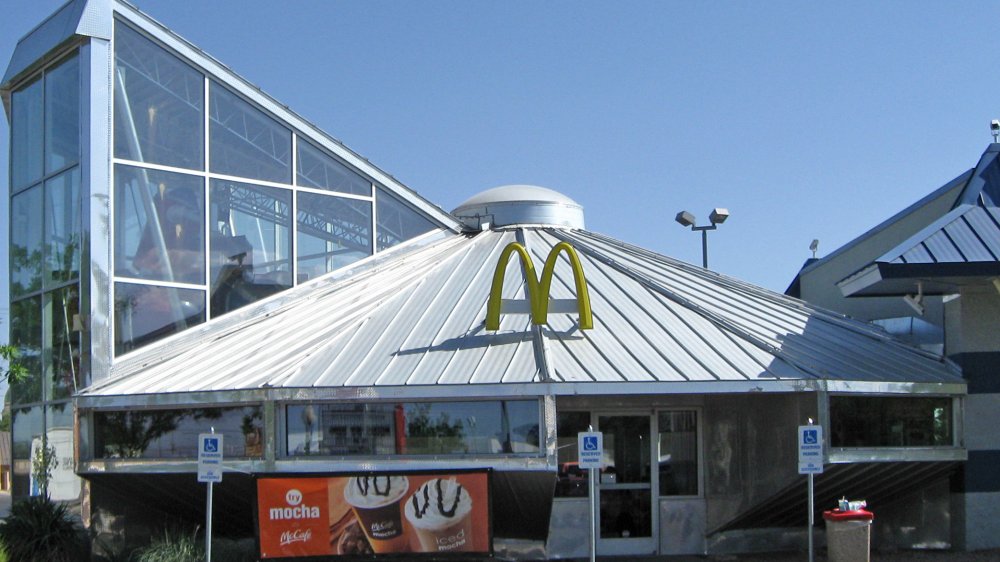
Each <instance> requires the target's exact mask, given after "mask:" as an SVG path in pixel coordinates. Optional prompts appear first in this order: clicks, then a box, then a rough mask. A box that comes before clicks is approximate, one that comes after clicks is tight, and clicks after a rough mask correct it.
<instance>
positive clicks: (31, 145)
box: [10, 80, 44, 188]
mask: <svg viewBox="0 0 1000 562" xmlns="http://www.w3.org/2000/svg"><path fill="white" fill-rule="evenodd" d="M10 111H11V117H10V122H11V127H10V129H11V130H10V157H11V158H10V169H11V182H12V183H13V186H14V188H19V187H23V186H24V185H26V184H28V183H30V182H33V181H35V180H37V179H38V178H40V177H42V148H43V147H42V139H43V138H44V135H42V128H43V126H44V124H43V122H42V81H41V80H35V81H34V82H33V83H31V84H29V85H28V86H25V87H24V88H21V89H20V90H18V91H16V92H14V94H13V96H11V110H10Z"/></svg>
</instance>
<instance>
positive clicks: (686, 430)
mask: <svg viewBox="0 0 1000 562" xmlns="http://www.w3.org/2000/svg"><path fill="white" fill-rule="evenodd" d="M658 422H659V434H660V441H659V442H660V453H659V454H660V457H659V473H660V495H661V496H696V495H698V412H696V411H694V410H680V411H669V412H660V414H659V416H658Z"/></svg>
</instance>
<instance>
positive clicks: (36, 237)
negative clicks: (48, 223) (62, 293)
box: [10, 185, 43, 298]
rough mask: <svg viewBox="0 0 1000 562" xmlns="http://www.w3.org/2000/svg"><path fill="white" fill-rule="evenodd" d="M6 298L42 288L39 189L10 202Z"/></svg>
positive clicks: (19, 195) (40, 188)
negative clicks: (8, 267)
mask: <svg viewBox="0 0 1000 562" xmlns="http://www.w3.org/2000/svg"><path fill="white" fill-rule="evenodd" d="M10 220H11V228H10V296H11V298H17V297H19V296H21V295H24V294H27V293H31V292H34V291H37V290H39V289H41V288H42V246H43V235H42V186H41V185H36V186H34V187H32V188H31V189H29V190H27V191H23V192H21V193H18V194H17V195H15V196H14V197H13V198H12V199H11V210H10Z"/></svg>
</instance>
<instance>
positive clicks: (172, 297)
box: [115, 283, 205, 355]
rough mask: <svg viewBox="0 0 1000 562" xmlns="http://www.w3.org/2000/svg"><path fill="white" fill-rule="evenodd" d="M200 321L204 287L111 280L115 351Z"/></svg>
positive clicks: (160, 336)
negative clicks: (198, 288)
mask: <svg viewBox="0 0 1000 562" xmlns="http://www.w3.org/2000/svg"><path fill="white" fill-rule="evenodd" d="M204 321H205V293H204V291H200V290H191V289H174V288H171V287H155V286H152V285H134V284H131V283H115V355H120V354H122V353H126V352H128V351H132V350H133V349H136V348H139V347H142V346H144V345H147V344H150V343H152V342H154V341H156V340H158V339H162V338H164V337H166V336H169V335H171V334H176V333H177V332H180V331H182V330H186V329H187V328H190V327H191V326H194V325H196V324H200V323H202V322H204Z"/></svg>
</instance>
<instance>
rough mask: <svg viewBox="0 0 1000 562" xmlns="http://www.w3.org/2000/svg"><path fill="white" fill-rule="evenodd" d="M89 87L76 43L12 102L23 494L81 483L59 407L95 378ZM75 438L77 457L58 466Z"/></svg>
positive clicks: (18, 464) (69, 426)
mask: <svg viewBox="0 0 1000 562" xmlns="http://www.w3.org/2000/svg"><path fill="white" fill-rule="evenodd" d="M82 83H83V76H82V71H81V65H80V55H79V53H78V51H77V49H73V50H72V51H71V52H68V53H64V54H63V56H62V57H60V58H58V59H56V60H55V62H53V63H52V64H50V65H48V66H46V67H44V68H42V69H41V70H39V71H38V72H36V73H35V74H34V75H33V76H31V77H30V78H28V79H27V80H26V81H25V82H24V84H23V85H22V86H20V87H18V88H16V89H14V91H13V92H12V95H11V104H10V110H11V132H10V134H11V162H10V185H11V190H10V194H11V195H10V209H11V216H10V263H9V267H8V271H9V275H10V276H9V278H8V281H9V283H10V297H11V306H10V311H11V323H10V341H11V343H12V344H13V345H15V346H17V348H18V349H19V351H20V354H21V364H22V365H23V366H24V367H26V368H27V371H28V377H27V378H26V379H25V380H23V381H20V382H14V383H12V385H11V388H10V400H11V414H12V420H13V425H14V446H13V461H14V463H13V464H14V466H13V477H14V488H15V491H16V493H18V494H19V495H24V494H25V493H29V492H30V493H32V494H34V493H40V492H42V491H43V490H44V489H47V490H48V492H49V494H50V495H51V496H52V497H54V498H56V499H63V500H68V499H74V498H76V497H78V496H79V492H80V486H79V481H78V480H77V479H76V478H75V477H74V476H73V463H72V447H71V445H72V434H73V420H72V415H70V416H69V417H68V418H67V417H66V416H65V415H61V413H62V412H66V411H69V412H72V410H73V408H72V404H71V402H70V397H71V396H72V394H73V392H74V391H75V390H77V389H79V388H82V387H83V386H84V385H86V384H87V377H86V375H85V373H84V372H83V371H82V358H83V357H82V355H83V354H82V347H81V318H82V317H81V314H80V275H81V252H82V237H83V232H82V226H81V213H82V209H81V206H82V195H81V194H82V176H81V172H80V166H81V148H80V147H81V141H80V139H81V127H80V118H81V112H82V108H81V102H80V99H81V96H80V92H81V84H82ZM67 435H68V436H69V437H70V439H69V441H67V440H66V439H65V436H67ZM67 444H68V445H70V447H69V449H68V451H69V455H68V456H69V459H70V462H68V463H66V462H64V463H63V464H62V466H60V465H59V462H58V459H59V457H60V456H62V457H63V458H65V457H66V452H67V447H66V445H67ZM45 451H50V452H54V455H46V454H44V453H45ZM46 458H55V459H56V460H55V461H53V462H50V463H48V464H50V466H48V467H46V466H44V465H45V463H44V462H39V461H41V460H42V459H46ZM46 468H48V472H49V475H50V476H49V477H45V476H44V474H45V471H46ZM57 481H58V482H61V483H60V484H59V485H58V486H57V485H56V484H55V483H56V482H57Z"/></svg>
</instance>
